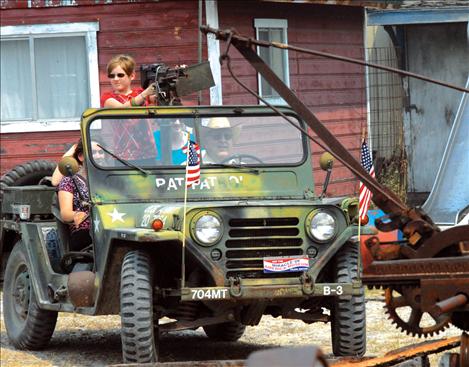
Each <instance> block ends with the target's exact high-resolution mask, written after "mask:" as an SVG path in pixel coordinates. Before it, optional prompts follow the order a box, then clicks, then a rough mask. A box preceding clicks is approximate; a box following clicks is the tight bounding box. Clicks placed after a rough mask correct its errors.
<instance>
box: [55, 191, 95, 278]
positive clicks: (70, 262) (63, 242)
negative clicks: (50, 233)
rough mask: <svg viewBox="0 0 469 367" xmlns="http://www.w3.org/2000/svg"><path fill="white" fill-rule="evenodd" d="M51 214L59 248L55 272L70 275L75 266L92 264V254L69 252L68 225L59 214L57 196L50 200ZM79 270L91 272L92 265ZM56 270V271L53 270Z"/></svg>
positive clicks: (81, 267)
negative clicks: (58, 258)
mask: <svg viewBox="0 0 469 367" xmlns="http://www.w3.org/2000/svg"><path fill="white" fill-rule="evenodd" d="M51 210H52V214H53V215H54V217H55V222H56V224H57V234H58V247H59V253H60V254H59V257H60V261H59V264H60V265H59V266H58V268H59V269H57V270H59V271H60V272H63V273H70V272H71V271H72V270H73V269H74V267H75V265H76V264H81V265H84V264H93V262H94V259H93V255H92V253H89V252H85V251H70V228H69V223H67V222H65V221H64V220H63V218H62V216H61V214H60V208H59V200H58V195H54V198H53V199H52V207H51ZM79 268H80V270H91V269H92V265H85V266H79ZM54 270H56V269H54Z"/></svg>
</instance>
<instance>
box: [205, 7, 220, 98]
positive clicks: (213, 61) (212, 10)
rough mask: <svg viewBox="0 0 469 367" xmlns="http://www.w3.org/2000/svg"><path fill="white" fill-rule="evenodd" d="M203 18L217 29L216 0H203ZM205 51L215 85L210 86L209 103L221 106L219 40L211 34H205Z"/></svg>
mask: <svg viewBox="0 0 469 367" xmlns="http://www.w3.org/2000/svg"><path fill="white" fill-rule="evenodd" d="M205 19H206V22H207V25H208V26H210V27H213V28H217V29H218V27H219V26H218V1H217V0H205ZM207 52H208V61H209V62H210V68H211V69H212V74H213V80H214V81H215V86H214V87H212V88H210V105H212V106H221V105H222V104H223V100H222V85H221V65H220V61H219V58H220V41H218V40H217V39H216V38H215V36H214V35H213V34H207Z"/></svg>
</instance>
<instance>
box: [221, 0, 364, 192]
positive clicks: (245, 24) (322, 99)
mask: <svg viewBox="0 0 469 367" xmlns="http://www.w3.org/2000/svg"><path fill="white" fill-rule="evenodd" d="M254 18H274V19H287V20H288V43H289V44H291V45H294V46H299V47H303V48H309V49H315V50H319V51H324V52H330V53H336V54H340V55H343V56H348V57H354V58H359V59H364V50H363V9H361V8H356V7H341V6H326V5H311V4H288V3H280V4H279V3H276V4H272V3H262V2H261V3H254V4H253V2H251V1H247V2H243V1H236V2H235V1H228V2H224V3H223V6H222V7H219V19H220V28H232V27H234V28H236V30H237V31H238V32H239V33H241V34H243V35H249V36H252V37H255V28H254ZM223 51H224V48H223V46H221V52H223ZM230 54H231V57H232V68H233V70H234V71H235V73H236V74H237V75H238V76H239V77H240V79H241V80H242V81H243V82H244V83H246V84H247V85H248V86H249V87H250V88H252V89H254V90H257V79H256V76H255V71H254V69H253V68H252V67H250V65H249V64H248V63H247V62H246V61H245V60H244V59H243V57H242V56H241V55H240V54H239V53H238V52H237V51H236V49H234V48H233V47H232V48H231V49H230ZM289 68H290V87H291V89H292V90H293V91H294V92H295V93H296V94H297V95H298V96H299V98H300V99H301V100H302V101H303V102H304V103H305V104H306V105H307V106H308V107H309V108H311V110H312V111H313V113H315V114H316V116H317V117H318V118H319V119H320V120H321V121H323V123H324V124H325V125H326V127H327V128H328V129H330V131H331V132H332V133H333V134H334V135H335V136H336V137H337V138H338V139H339V140H340V141H341V142H342V144H344V145H345V146H346V147H347V148H348V149H349V151H350V152H351V153H352V154H353V155H354V156H355V157H359V148H360V143H361V142H360V135H361V129H362V127H365V126H366V95H365V70H364V68H363V67H361V66H358V65H354V64H349V63H344V62H339V61H333V60H330V59H325V58H319V57H316V56H311V55H307V54H304V53H296V52H291V51H290V52H289ZM222 78H223V103H224V104H236V103H243V104H255V103H257V102H256V100H255V99H254V97H252V96H251V95H249V94H248V93H247V92H246V91H245V90H244V89H242V88H241V87H240V86H239V85H238V84H236V83H235V82H234V81H233V80H232V78H231V77H230V75H229V73H228V72H227V69H226V68H222ZM312 147H313V164H314V168H313V169H314V175H315V186H316V192H317V193H320V192H321V185H322V183H323V181H324V177H325V173H324V172H323V171H322V170H321V169H320V168H319V156H320V155H321V154H322V152H323V150H322V149H321V148H320V147H319V146H317V145H316V144H313V145H312ZM357 191H358V183H357V181H356V179H355V178H354V176H353V175H352V173H351V172H350V171H349V170H348V169H347V168H345V167H344V166H343V165H342V164H341V163H339V162H336V163H335V165H334V169H333V171H332V177H331V183H330V186H329V190H328V192H329V193H330V194H331V195H342V194H343V195H346V194H354V193H356V192H357Z"/></svg>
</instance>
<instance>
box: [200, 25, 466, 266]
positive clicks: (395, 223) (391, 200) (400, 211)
mask: <svg viewBox="0 0 469 367" xmlns="http://www.w3.org/2000/svg"><path fill="white" fill-rule="evenodd" d="M201 31H202V32H203V33H205V34H208V33H211V34H214V35H215V37H216V38H217V39H219V40H223V41H226V42H227V48H226V52H225V54H224V55H222V56H221V60H223V59H227V58H229V56H228V50H229V47H230V46H231V45H233V46H234V47H235V48H236V49H237V50H238V51H239V52H240V53H241V54H242V55H243V56H244V58H245V59H246V60H247V61H248V62H249V63H250V64H251V65H252V67H253V68H254V69H255V70H256V71H257V72H258V73H259V74H261V75H262V76H263V77H264V78H265V80H266V81H267V82H268V83H269V84H270V85H271V86H272V88H274V89H275V90H276V91H277V92H278V94H279V95H280V96H281V97H282V98H283V99H284V100H285V101H286V102H287V103H288V104H289V105H290V107H291V108H292V109H293V110H295V112H296V113H298V115H300V116H301V118H302V119H303V120H304V121H305V122H306V124H307V125H308V126H309V127H310V128H311V130H312V131H314V132H315V133H316V134H317V136H318V137H319V138H320V139H321V140H322V141H323V142H324V144H325V145H326V147H327V149H328V150H329V151H330V153H331V154H332V155H333V156H334V157H335V158H336V159H337V160H339V161H340V162H342V164H344V165H345V166H346V167H347V168H349V169H350V170H351V171H352V173H353V174H354V175H355V176H356V177H358V178H359V179H360V180H361V181H362V182H363V183H364V184H365V185H366V186H367V187H368V189H369V190H370V191H371V193H372V195H373V202H374V203H375V204H376V205H377V206H378V207H379V208H381V209H382V210H383V211H384V212H385V213H386V214H387V215H388V218H387V219H388V220H387V222H386V223H385V222H380V221H378V223H377V225H378V226H379V227H378V228H379V229H380V230H384V231H390V230H394V229H400V230H402V231H403V233H404V234H405V235H406V237H407V238H408V241H409V243H410V244H411V245H412V246H416V247H422V246H424V243H425V242H426V241H428V240H430V239H432V241H431V242H438V243H439V244H440V246H443V247H444V245H445V244H446V243H447V242H448V241H449V242H451V243H452V242H454V240H455V239H456V240H465V241H468V240H469V227H467V228H465V229H456V230H451V229H450V230H448V231H445V234H444V235H443V234H442V233H440V230H439V228H438V227H437V226H436V225H435V224H434V223H433V221H432V220H431V219H430V218H429V217H428V216H427V215H426V214H425V213H423V212H422V211H420V210H419V209H417V208H409V207H407V206H406V205H405V204H404V203H403V202H402V201H401V200H400V199H399V198H398V197H397V196H396V195H395V194H394V193H392V192H391V191H390V190H388V189H387V188H385V187H383V186H382V185H380V184H379V183H378V182H377V181H376V179H375V178H373V177H372V176H370V175H369V174H368V172H366V171H365V170H364V169H363V167H362V166H361V164H360V163H359V162H358V161H357V160H356V159H355V158H354V157H353V156H352V155H351V154H350V153H349V151H348V150H347V149H346V148H345V147H344V146H343V145H342V144H341V143H340V142H339V141H338V140H337V139H336V138H335V136H334V135H333V134H332V133H331V132H329V130H328V129H327V128H326V127H325V126H324V124H323V123H322V122H321V121H320V120H319V119H318V118H317V117H316V115H315V114H314V113H313V112H312V111H310V110H309V109H308V108H307V107H306V105H305V104H304V103H303V102H301V101H300V100H299V99H298V97H297V96H296V95H295V94H294V93H293V92H292V91H291V89H290V88H288V87H287V86H286V85H285V84H284V83H283V81H282V80H281V79H280V78H279V77H278V76H277V75H276V74H275V73H274V72H273V71H272V69H270V67H269V66H268V65H267V64H266V63H265V62H264V61H263V60H262V59H261V58H260V57H259V56H258V55H257V53H256V52H255V51H254V50H253V46H261V47H271V46H275V47H280V48H290V49H294V50H296V51H300V52H309V53H314V54H317V55H319V56H323V57H330V58H334V59H338V60H341V61H346V62H352V63H355V64H362V65H366V66H371V67H377V68H381V69H385V70H387V71H393V72H398V73H400V74H404V75H408V76H412V77H416V78H419V79H422V80H426V81H429V82H433V83H436V84H439V85H444V86H446V87H449V88H453V89H458V90H462V91H464V92H469V90H468V89H465V88H461V87H458V86H453V85H451V84H448V83H445V82H441V81H437V80H434V79H430V78H427V77H424V76H420V75H418V74H415V73H409V72H406V71H403V70H399V69H394V68H390V67H386V66H380V65H376V64H371V63H367V62H363V61H361V60H356V59H350V58H346V57H343V56H338V55H332V54H328V53H324V52H319V51H311V50H305V49H301V48H297V47H293V46H289V45H284V44H279V43H275V44H272V43H269V42H265V41H259V40H256V39H253V38H248V37H244V36H241V35H238V34H236V32H234V31H232V30H218V29H214V28H210V27H208V26H202V27H201ZM453 231H454V232H456V233H454V234H453V233H451V232H453ZM435 236H436V238H434V237H435ZM424 247H425V246H424ZM403 251H404V253H406V255H407V256H408V257H415V256H413V255H414V254H413V252H412V249H407V250H405V249H403ZM427 252H428V251H427ZM430 256H431V255H430Z"/></svg>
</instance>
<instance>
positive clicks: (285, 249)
mask: <svg viewBox="0 0 469 367" xmlns="http://www.w3.org/2000/svg"><path fill="white" fill-rule="evenodd" d="M299 222H300V221H299V219H298V218H247V219H231V220H230V221H229V223H228V224H229V229H228V240H227V241H226V242H225V246H226V248H227V250H226V254H225V255H226V259H227V260H226V268H227V272H226V277H227V278H229V277H240V278H286V277H298V276H299V273H298V272H295V273H279V274H277V273H274V274H265V273H264V272H263V268H264V267H263V258H264V257H273V256H294V255H302V254H303V249H302V245H303V239H302V238H301V237H299V235H300V230H299V229H298V223H299Z"/></svg>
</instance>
